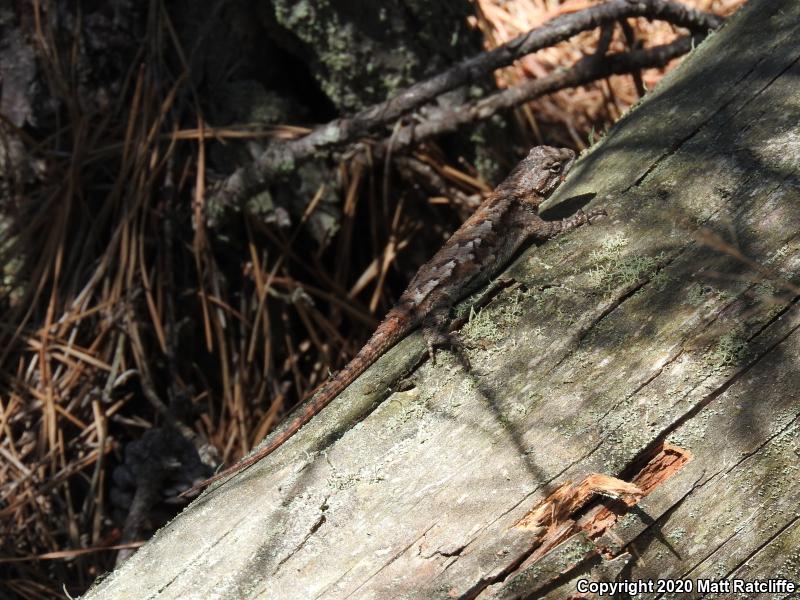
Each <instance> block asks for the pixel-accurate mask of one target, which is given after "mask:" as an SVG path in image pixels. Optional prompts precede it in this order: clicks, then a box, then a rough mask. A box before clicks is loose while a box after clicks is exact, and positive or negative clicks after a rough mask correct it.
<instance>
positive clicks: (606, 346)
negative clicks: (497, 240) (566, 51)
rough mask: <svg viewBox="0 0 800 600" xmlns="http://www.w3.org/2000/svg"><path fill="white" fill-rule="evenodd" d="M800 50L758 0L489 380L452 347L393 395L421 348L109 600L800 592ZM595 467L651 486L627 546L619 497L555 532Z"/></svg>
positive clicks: (153, 556) (640, 130)
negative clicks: (660, 588) (589, 590)
mask: <svg viewBox="0 0 800 600" xmlns="http://www.w3.org/2000/svg"><path fill="white" fill-rule="evenodd" d="M798 59H800V3H798V2H796V1H793V0H783V1H778V0H752V1H751V3H750V4H749V5H748V6H746V7H745V9H743V11H742V12H741V13H740V14H739V15H738V16H737V17H735V18H733V19H732V21H731V22H730V23H728V24H727V25H726V26H725V27H724V28H723V29H722V30H721V31H720V32H719V33H717V34H715V35H713V36H712V37H711V38H710V39H709V40H708V41H707V42H705V43H704V44H703V45H702V46H701V47H700V48H699V49H697V50H696V51H695V52H694V53H693V54H692V56H690V58H689V59H688V60H687V62H686V63H685V64H684V65H683V66H682V67H681V68H680V69H679V70H678V71H677V72H675V73H674V74H673V75H672V76H670V77H669V79H668V81H667V82H665V83H664V84H663V85H662V86H660V87H659V89H657V90H656V91H655V93H653V94H652V95H651V96H650V97H649V98H648V99H647V100H646V101H645V102H643V103H642V104H641V105H640V106H639V107H638V108H637V109H636V110H634V111H632V112H631V114H629V115H627V116H626V117H625V118H624V119H623V120H622V121H621V122H620V123H619V124H618V125H617V126H616V127H615V128H614V130H613V131H612V132H611V133H610V134H609V135H608V136H607V137H606V138H605V139H604V140H603V141H602V142H601V143H599V144H598V145H597V146H596V147H595V148H594V149H593V151H592V152H591V153H590V154H589V155H588V156H586V157H584V158H583V159H582V160H581V162H580V163H579V165H578V166H577V167H576V170H575V172H574V173H573V175H572V176H571V177H570V180H569V181H568V183H567V185H566V187H565V189H563V190H562V191H561V193H560V194H559V196H558V198H559V199H565V198H569V197H572V196H575V195H578V194H586V193H596V194H597V197H596V198H595V200H594V204H593V205H605V206H606V207H607V208H608V209H609V212H610V214H611V217H610V218H609V219H608V220H606V221H605V222H603V223H602V224H598V225H597V226H593V227H588V228H584V229H582V230H580V231H577V232H574V233H573V234H571V235H569V236H565V237H564V238H563V239H560V240H558V241H556V242H554V243H550V244H547V245H545V246H543V247H540V248H533V249H531V250H530V251H529V252H527V253H526V254H524V255H523V256H522V257H521V258H520V260H518V261H517V263H516V264H515V265H513V267H512V268H511V269H510V271H509V274H510V275H512V276H513V277H514V278H515V279H516V280H517V281H518V282H520V284H519V285H517V286H512V287H510V288H507V289H505V290H503V291H502V292H500V293H499V294H498V295H497V296H496V297H495V298H494V299H493V300H492V301H491V302H490V303H489V305H488V306H486V307H485V308H484V309H483V310H482V311H481V312H480V313H479V314H477V315H474V316H473V318H472V320H471V321H470V322H469V323H468V324H467V325H466V326H465V327H464V329H463V334H464V336H465V338H466V340H467V341H469V342H471V343H472V344H474V345H475V349H474V350H472V351H471V353H470V358H471V362H472V365H473V370H472V372H467V371H466V370H465V369H464V368H463V366H462V365H461V364H460V362H459V361H458V360H457V359H456V358H455V357H454V356H453V355H451V354H449V353H447V352H442V353H441V354H440V355H439V358H438V360H437V363H436V365H435V366H434V365H432V364H430V362H425V363H423V364H422V365H421V366H420V367H419V368H418V369H416V371H415V372H414V373H413V376H412V378H411V383H412V385H411V386H410V389H408V388H409V386H408V385H406V386H404V387H403V389H404V391H397V392H394V393H392V392H391V391H390V388H391V387H393V386H394V387H397V386H396V384H397V382H398V379H399V378H400V377H401V375H402V374H403V373H404V372H406V371H407V370H409V369H411V368H412V367H413V366H414V365H416V364H417V363H418V361H419V359H420V357H421V355H422V352H423V344H422V342H421V340H420V337H419V335H418V334H415V335H412V336H411V337H409V338H408V339H406V340H405V341H403V342H402V343H401V344H400V345H399V346H398V347H396V348H395V349H393V350H392V351H390V352H389V353H388V355H386V356H385V357H384V358H383V359H382V360H381V361H379V363H378V364H377V365H376V366H375V367H374V368H373V369H371V370H370V371H369V372H368V373H367V374H366V375H365V376H364V377H362V378H361V379H360V380H359V381H358V382H357V383H356V384H355V385H353V386H352V387H351V389H349V390H348V391H347V392H346V393H345V394H343V395H342V396H341V397H340V398H339V399H337V401H335V402H334V404H333V405H332V406H331V407H330V408H329V409H327V410H326V411H325V412H324V414H323V415H321V416H319V417H318V418H316V419H315V420H314V421H313V423H312V424H310V425H309V426H307V427H305V428H304V429H303V430H302V431H301V433H300V434H299V435H298V436H296V438H294V439H293V440H292V441H291V442H289V443H288V444H286V445H285V446H284V447H283V448H281V449H280V450H279V451H278V452H276V453H275V454H274V455H272V456H271V457H270V458H269V459H267V460H265V461H263V462H261V463H259V464H258V465H257V466H256V467H255V468H252V469H250V470H248V471H246V472H245V473H243V474H241V475H240V476H238V477H236V479H234V480H233V481H230V482H228V483H227V484H225V485H223V486H221V487H217V488H215V489H213V490H211V491H210V492H209V493H207V494H205V495H204V496H202V497H201V498H200V499H198V500H197V501H195V502H194V503H193V504H192V505H191V506H190V507H189V508H188V509H186V510H185V511H184V512H183V513H182V514H181V515H180V516H179V517H178V518H177V519H175V520H174V521H173V522H172V523H170V524H169V525H168V526H167V527H165V528H164V529H162V530H161V531H160V532H159V533H158V534H157V535H156V536H155V537H154V539H153V540H151V541H150V542H149V543H148V544H147V545H145V546H144V547H143V548H141V549H140V550H139V551H138V552H137V553H136V555H135V556H134V557H133V558H131V559H130V560H129V561H128V562H127V563H126V564H125V565H124V566H123V567H122V568H121V569H119V570H118V571H117V572H115V573H113V574H111V575H110V576H109V577H107V578H106V579H105V580H104V581H102V582H101V583H100V584H99V585H98V586H97V587H96V588H94V589H93V590H92V591H90V592H89V593H88V594H87V596H86V597H87V598H91V599H101V598H102V599H106V598H107V599H114V600H120V599H126V598H132V599H133V598H135V599H137V600H140V599H145V598H182V599H185V598H281V599H284V598H303V599H305V598H349V597H353V598H404V597H405V598H473V597H478V598H490V597H498V598H528V597H544V596H546V597H552V598H563V597H566V596H567V595H568V594H570V593H573V592H574V590H575V581H576V580H577V579H579V578H581V577H588V578H596V579H613V577H615V576H616V575H620V576H621V577H624V578H625V579H638V578H656V577H661V578H665V577H689V578H701V577H712V578H725V577H743V578H766V577H789V578H793V579H794V580H795V581H799V582H800V553H799V551H798V548H800V509H798V501H797V498H798V496H799V495H800V476H799V475H800V469H799V468H798V462H800V440H799V439H798V436H797V433H798V427H799V424H800V420H799V419H800V370H798V356H800V333H799V332H798V327H800V307H798V305H797V298H798V295H797V293H796V288H794V289H795V291H791V289H790V288H787V287H786V285H785V282H787V281H793V282H794V283H795V284H797V283H798V270H799V269H800V253H799V252H798V248H799V247H800V237H799V236H798V233H800V227H799V225H800V177H798V164H800V82H799V78H800V62H799V61H798ZM704 228H705V229H704ZM704 231H706V232H708V231H711V232H714V233H715V235H717V236H719V238H721V239H723V240H726V241H727V242H728V243H729V244H730V245H731V247H734V248H736V249H738V250H739V251H740V252H741V253H742V254H743V255H745V256H746V257H749V258H750V259H752V260H754V261H757V262H758V263H760V264H761V265H764V266H765V267H767V268H768V269H769V270H770V274H769V275H764V273H762V274H759V272H758V271H757V270H754V268H751V267H749V266H747V265H746V264H745V263H743V262H742V261H741V260H739V259H737V258H735V257H734V256H732V255H731V254H730V253H726V252H724V251H721V249H720V248H719V247H717V248H713V247H709V245H708V244H707V243H703V242H702V239H705V241H706V242H708V241H713V240H714V239H715V238H713V236H709V235H708V234H703V232H704ZM703 236H705V237H704V238H703ZM701 238H702V239H701ZM717 246H719V244H717ZM665 443H666V444H669V445H667V446H666V447H665V449H664V448H662V447H663V446H664V444H665ZM670 445H672V446H670ZM673 446H674V447H677V448H673ZM660 451H661V452H660ZM659 452H660V459H659V460H661V462H657V463H656V464H655V466H653V465H651V466H650V467H648V469H646V472H645V473H642V472H641V469H642V467H643V465H645V464H646V463H647V462H648V460H650V459H651V458H652V457H654V456H659ZM671 459H676V460H677V462H675V463H674V464H673V465H672V466H671V467H670V466H668V463H669V461H670V460H671ZM590 473H600V474H605V475H610V476H614V477H621V478H623V479H625V480H627V481H631V480H633V481H634V482H636V483H637V485H639V486H640V487H642V488H643V489H644V490H645V491H646V492H648V493H647V495H646V496H645V497H644V498H642V499H640V500H638V503H637V504H636V505H635V506H634V507H633V508H632V509H630V510H629V511H628V512H627V514H625V515H624V516H622V517H621V518H620V520H619V521H618V522H616V523H614V519H613V518H612V519H611V520H610V521H607V522H606V525H610V528H608V529H606V530H603V529H602V527H600V525H598V521H600V520H601V519H600V517H599V516H598V514H599V513H598V511H602V509H603V507H602V504H603V502H606V503H608V502H610V501H603V500H602V499H600V498H598V497H595V498H594V499H589V501H588V502H589V504H587V505H586V506H584V508H583V509H582V511H578V508H577V506H575V511H576V514H572V515H570V514H566V515H562V514H559V510H561V509H563V508H564V506H567V504H569V502H567V503H566V504H564V503H563V502H562V504H553V506H554V507H561V509H559V510H556V508H553V510H552V511H550V513H548V514H552V515H553V517H554V518H556V520H557V522H556V523H542V522H540V521H536V518H538V517H536V518H534V517H535V515H530V513H531V511H532V510H533V509H534V508H536V507H537V505H540V503H541V502H542V501H543V500H544V499H545V498H546V497H547V496H548V495H549V494H551V493H553V492H554V491H555V490H558V488H559V486H560V485H561V484H563V483H564V482H567V481H572V482H574V483H578V482H580V481H581V480H583V478H584V477H585V476H586V475H588V474H590ZM587 486H588V487H587ZM576 489H577V488H576ZM583 489H584V492H585V490H586V489H590V490H591V489H594V488H592V487H591V485H589V484H586V485H585V486H584V488H583ZM575 493H577V492H575ZM558 494H561V495H562V496H564V497H567V496H570V494H573V492H571V491H570V489H568V488H561V489H560V490H558V492H557V494H556V495H558ZM574 497H575V496H574V494H573V499H574ZM628 500H629V502H628V504H633V503H635V502H636V499H631V498H628ZM554 502H555V500H554ZM565 502H566V501H565ZM576 504H579V503H577V502H576ZM609 506H611V504H609ZM616 506H617V512H624V509H620V508H619V507H620V503H619V502H618V503H616ZM564 510H566V509H564ZM540 512H541V511H540ZM545 512H547V511H545ZM537 514H538V513H537ZM526 515H527V516H528V518H527V519H525V517H526ZM572 517H574V519H573V520H571V518H572ZM548 527H549V528H548ZM559 528H560V530H561V531H562V537H563V538H566V540H565V541H563V543H561V544H560V545H558V546H557V547H555V548H554V549H552V550H551V551H550V552H548V553H545V554H544V556H540V554H542V550H541V548H542V547H543V546H542V545H543V544H544V545H546V546H547V545H549V546H555V545H556V544H557V542H558V540H559V539H560V538H558V536H557V532H555V531H554V529H559ZM564 532H566V533H564ZM576 532H577V533H576ZM601 548H603V549H605V552H604V553H603V554H601V553H599V550H600V549H601ZM534 559H537V560H534ZM695 596H698V594H696V593H695V594H690V595H685V596H681V597H695ZM642 597H656V594H649V595H648V594H645V595H644V596H642ZM750 597H755V596H750ZM778 597H781V596H780V595H779V596H778Z"/></svg>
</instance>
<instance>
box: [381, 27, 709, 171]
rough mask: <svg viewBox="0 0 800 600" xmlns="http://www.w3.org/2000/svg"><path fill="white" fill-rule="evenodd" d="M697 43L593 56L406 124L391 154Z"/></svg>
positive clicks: (655, 62)
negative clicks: (534, 100)
mask: <svg viewBox="0 0 800 600" xmlns="http://www.w3.org/2000/svg"><path fill="white" fill-rule="evenodd" d="M696 42H697V38H696V37H695V36H691V35H687V36H684V37H681V38H678V39H677V40H675V41H674V42H672V43H670V44H664V45H661V46H655V47H653V48H647V49H642V50H635V51H633V52H625V53H620V54H609V55H606V56H598V55H597V54H592V55H590V56H587V57H585V58H584V59H582V60H580V61H578V63H576V64H575V66H574V67H572V69H570V70H568V71H563V72H560V73H554V74H553V75H550V76H548V77H542V78H541V79H531V80H529V81H527V82H525V83H523V84H521V85H518V86H516V87H513V88H508V89H506V90H503V91H502V92H498V93H496V94H493V95H491V96H489V97H487V98H483V99H481V100H478V101H475V102H469V103H465V104H462V105H459V106H456V107H452V108H450V109H448V110H444V111H441V112H439V113H438V114H437V116H436V119H431V120H429V121H425V122H422V123H418V124H412V125H407V126H405V127H403V128H402V129H400V130H399V131H398V132H397V133H396V135H395V136H394V141H393V142H392V144H393V148H394V151H395V152H397V151H400V150H403V149H405V148H408V147H409V146H412V145H415V144H418V143H420V142H422V141H424V140H427V139H430V138H432V137H435V136H437V135H441V134H443V133H449V132H452V131H455V130H456V129H457V128H458V127H460V126H461V125H464V124H467V123H475V122H477V121H482V120H484V119H488V118H489V117H491V116H492V115H494V114H496V113H497V112H498V111H500V110H503V109H507V108H511V107H514V106H518V105H519V104H522V103H523V102H527V101H529V100H533V99H534V98H538V97H539V96H544V95H545V94H550V93H552V92H554V91H556V90H561V89H564V88H570V87H575V86H578V85H583V84H585V83H589V82H590V81H595V80H597V79H602V78H604V77H608V76H609V75H618V74H621V73H629V72H631V71H638V70H639V69H645V68H653V67H662V66H664V65H666V64H667V63H668V62H669V61H670V60H672V59H673V58H675V57H677V56H681V55H682V54H686V53H687V52H688V51H689V50H691V48H692V45H693V44H694V43H696ZM385 144H386V142H381V143H380V144H379V145H378V146H376V147H375V148H373V154H374V155H376V156H382V155H383V152H384V148H383V146H384V145H385Z"/></svg>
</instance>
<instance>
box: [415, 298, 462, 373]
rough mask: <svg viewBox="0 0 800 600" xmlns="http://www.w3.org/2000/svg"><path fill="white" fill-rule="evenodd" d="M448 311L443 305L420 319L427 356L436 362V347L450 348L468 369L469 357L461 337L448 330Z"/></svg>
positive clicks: (433, 362)
mask: <svg viewBox="0 0 800 600" xmlns="http://www.w3.org/2000/svg"><path fill="white" fill-rule="evenodd" d="M449 313H450V311H449V310H448V309H447V308H446V307H444V308H441V309H436V310H433V311H431V312H430V313H428V315H427V316H426V317H425V319H424V320H423V321H422V338H423V339H424V340H425V345H426V346H427V347H428V356H429V357H430V359H431V363H432V364H436V348H450V349H451V350H454V351H455V352H456V354H458V356H459V358H460V359H461V360H462V361H463V362H464V364H465V365H466V367H467V369H469V366H470V364H469V358H468V357H467V353H466V345H465V344H464V342H463V340H462V339H461V337H460V336H459V335H458V334H457V333H455V332H452V331H448V325H449V324H450V314H449Z"/></svg>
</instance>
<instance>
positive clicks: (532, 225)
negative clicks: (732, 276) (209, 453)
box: [181, 146, 606, 496]
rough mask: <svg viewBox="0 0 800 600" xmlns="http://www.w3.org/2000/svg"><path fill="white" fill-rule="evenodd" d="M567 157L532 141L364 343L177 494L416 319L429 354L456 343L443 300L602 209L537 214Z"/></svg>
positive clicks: (452, 299) (292, 425) (362, 365)
mask: <svg viewBox="0 0 800 600" xmlns="http://www.w3.org/2000/svg"><path fill="white" fill-rule="evenodd" d="M574 162H575V153H574V152H573V151H572V150H570V149H568V148H554V147H552V146H535V147H534V148H533V149H532V150H531V151H530V152H529V153H528V155H527V156H526V157H525V158H524V159H523V160H522V161H520V162H519V164H517V166H516V167H514V169H513V170H512V171H511V173H510V174H509V175H508V177H507V178H506V179H505V180H504V181H503V182H502V183H501V184H500V185H498V186H497V187H496V188H495V189H494V190H493V191H492V192H491V193H490V194H489V195H488V196H487V198H486V199H485V200H484V201H483V202H482V203H481V204H480V206H479V207H478V208H477V209H476V210H475V212H474V213H473V214H472V215H471V216H470V217H469V218H468V219H467V220H466V221H464V223H463V224H462V225H461V227H459V228H458V229H457V230H456V232H455V233H453V235H452V236H450V237H449V238H448V239H447V241H446V242H445V244H444V246H442V248H441V249H440V250H439V251H438V252H437V253H436V254H435V255H434V256H433V258H431V259H430V260H429V261H428V262H427V263H425V264H424V265H423V266H422V267H420V269H419V270H418V271H417V273H416V275H414V277H413V278H412V279H411V282H410V283H409V284H408V287H407V288H406V290H405V291H404V292H403V294H402V295H401V296H400V298H399V300H398V301H397V303H396V304H395V305H394V307H393V308H392V309H391V310H389V312H388V313H387V315H386V317H385V318H384V319H383V321H381V323H380V325H378V327H377V329H376V330H375V332H374V333H373V334H372V336H371V337H370V338H369V340H367V343H366V344H365V345H364V346H363V347H362V348H361V350H360V351H359V352H358V353H357V354H356V355H355V356H354V357H353V358H352V359H351V360H350V362H349V363H347V365H346V366H345V367H344V368H343V369H342V370H340V371H339V372H338V373H337V374H336V375H335V376H333V378H331V379H329V380H328V381H327V382H326V383H324V384H323V385H322V386H321V387H320V389H319V391H318V392H317V393H316V394H315V395H314V396H313V397H312V399H311V400H310V402H308V403H306V404H305V405H303V406H302V407H301V408H300V409H299V412H298V413H297V414H296V415H294V416H293V417H292V419H291V421H290V422H289V425H288V426H287V427H286V428H285V429H284V430H283V431H282V432H281V433H279V434H277V435H276V436H275V437H274V438H273V439H272V440H270V441H269V442H268V443H267V444H266V445H264V446H263V447H261V448H260V449H258V450H257V451H256V452H254V453H253V454H251V455H250V456H248V457H246V458H244V459H242V460H241V461H239V462H238V463H237V464H235V465H233V466H231V467H230V468H228V469H225V470H223V471H222V472H220V473H218V474H216V475H214V476H212V477H210V478H208V479H206V480H204V481H202V482H200V483H198V484H197V485H195V486H194V487H192V488H191V489H189V490H187V491H185V492H183V493H182V494H181V496H185V495H189V494H190V493H192V492H195V491H197V490H199V489H202V488H204V487H206V486H207V485H209V484H211V483H214V482H216V481H219V480H220V479H223V478H225V477H228V476H230V475H233V474H234V473H236V472H238V471H242V470H244V469H247V468H248V467H250V466H252V465H254V464H255V463H257V462H258V461H260V460H261V459H263V458H264V457H266V456H267V455H268V454H270V453H271V452H272V451H274V450H275V449H276V448H278V447H279V446H281V445H282V444H283V443H284V442H286V441H287V440H288V439H289V438H290V437H292V436H293V435H294V434H295V433H297V432H298V431H299V430H300V429H301V428H302V427H303V426H304V425H305V424H306V423H308V422H309V421H310V420H311V419H312V418H313V417H314V416H315V415H317V414H318V413H319V412H320V411H322V409H324V408H325V407H326V406H327V405H328V404H329V403H330V402H331V401H332V400H333V399H334V398H335V397H336V396H338V395H339V394H340V393H341V392H342V391H344V390H345V389H346V388H347V387H348V386H349V385H350V384H351V383H352V382H353V381H355V380H356V379H357V378H358V377H359V376H360V375H361V374H362V373H363V372H364V371H366V370H367V368H368V367H370V366H371V365H372V364H373V363H374V362H375V361H376V360H378V358H380V357H381V356H382V355H383V354H384V353H385V352H386V351H387V350H389V348H391V347H392V346H394V345H395V344H396V343H397V342H398V341H400V340H401V339H402V338H403V337H405V336H406V335H407V334H408V333H410V332H411V331H412V330H413V329H415V328H417V327H420V326H421V327H422V333H423V339H424V340H425V344H426V346H427V349H428V355H429V356H430V358H431V360H434V351H435V348H436V347H437V346H451V347H461V346H462V344H461V341H460V340H459V339H458V338H457V336H455V335H453V334H452V333H449V332H448V331H447V329H446V324H447V322H448V321H449V312H450V308H451V307H452V306H453V305H454V304H455V303H456V302H458V301H459V300H461V299H462V298H464V297H466V296H468V295H469V294H471V293H472V292H474V291H476V290H477V289H479V288H480V287H481V286H483V285H485V284H486V283H488V282H489V281H490V279H491V278H492V277H493V276H494V275H495V274H496V273H497V272H498V271H499V270H500V269H501V268H502V267H503V266H505V264H506V263H507V262H508V261H509V260H510V259H511V257H512V256H513V255H514V254H515V253H516V251H517V250H518V249H519V248H520V247H521V246H522V245H523V244H525V243H526V242H528V241H534V242H544V241H546V240H548V239H550V238H553V237H555V236H557V235H559V234H561V233H564V232H566V231H569V230H571V229H574V228H576V227H579V226H581V225H584V224H587V223H591V221H592V220H593V219H595V218H597V217H601V216H604V215H605V214H606V212H605V210H603V209H596V210H593V211H590V212H588V213H585V212H583V211H582V210H579V211H578V212H577V213H575V214H574V215H573V216H571V217H569V218H566V219H563V220H560V221H545V220H544V219H542V218H541V217H540V216H539V206H540V205H541V203H542V202H544V200H545V199H547V198H548V197H549V196H550V195H551V194H552V193H553V191H554V190H555V189H556V188H557V187H558V186H559V185H560V184H561V182H563V181H564V178H565V176H566V174H567V172H568V171H569V170H570V168H571V167H572V165H573V164H574Z"/></svg>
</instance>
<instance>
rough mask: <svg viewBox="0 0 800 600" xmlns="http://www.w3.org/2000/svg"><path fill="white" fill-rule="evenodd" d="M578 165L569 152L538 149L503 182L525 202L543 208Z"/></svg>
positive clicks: (546, 148)
mask: <svg viewBox="0 0 800 600" xmlns="http://www.w3.org/2000/svg"><path fill="white" fill-rule="evenodd" d="M574 162H575V153H574V152H573V151H572V150H570V149H569V148H554V147H552V146H536V147H534V148H533V149H532V150H531V151H530V152H529V153H528V156H526V157H525V158H524V159H523V160H522V161H521V162H520V163H519V164H518V165H517V166H516V167H515V168H514V170H513V171H512V172H511V175H509V176H508V178H507V179H506V180H505V181H504V182H503V184H502V185H503V186H504V187H506V186H508V188H509V189H508V191H509V192H511V193H512V194H513V195H514V196H516V197H517V198H518V199H519V200H521V201H522V202H525V203H526V204H533V205H534V206H539V204H541V203H542V202H543V201H544V200H545V199H546V198H547V197H548V196H550V194H552V193H553V191H554V190H555V189H556V188H557V187H558V186H559V184H560V183H561V182H562V181H564V177H565V176H566V174H567V172H568V171H569V170H570V168H572V165H573V163H574Z"/></svg>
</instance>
